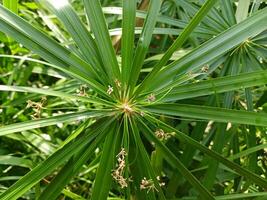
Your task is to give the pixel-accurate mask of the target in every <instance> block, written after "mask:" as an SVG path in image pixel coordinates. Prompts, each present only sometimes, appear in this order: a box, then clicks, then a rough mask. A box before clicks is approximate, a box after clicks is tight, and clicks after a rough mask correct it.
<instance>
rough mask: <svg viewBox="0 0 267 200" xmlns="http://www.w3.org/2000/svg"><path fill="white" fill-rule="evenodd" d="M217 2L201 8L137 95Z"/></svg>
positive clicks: (213, 1) (209, 2) (211, 1)
mask: <svg viewBox="0 0 267 200" xmlns="http://www.w3.org/2000/svg"><path fill="white" fill-rule="evenodd" d="M216 2H217V0H207V1H206V2H205V4H204V5H203V6H202V7H201V8H200V10H199V11H198V12H197V13H196V15H195V16H194V17H193V19H192V20H191V21H190V22H189V24H188V25H187V26H186V27H185V29H183V31H182V32H181V34H180V35H179V37H178V38H177V39H176V40H175V41H174V42H173V43H172V45H171V46H170V48H169V49H168V50H167V51H166V53H165V54H164V55H163V57H162V58H161V59H160V61H159V62H158V63H157V64H156V65H155V66H154V67H153V70H152V71H151V72H150V73H149V74H148V76H147V77H146V79H145V80H144V81H143V82H142V83H141V85H140V86H139V88H138V90H137V91H136V95H138V92H141V90H142V89H143V87H145V86H146V84H148V83H149V82H150V81H151V79H152V78H153V77H154V76H155V75H156V74H157V73H158V72H159V71H160V70H161V68H162V67H163V66H164V65H166V63H167V62H168V61H169V60H170V58H171V57H172V54H173V53H174V52H175V51H177V50H178V49H179V48H181V47H182V45H183V44H184V43H185V41H186V40H187V39H188V38H189V36H190V34H191V33H192V32H193V31H194V29H195V28H196V27H197V26H198V24H199V23H200V22H201V20H202V19H203V18H204V17H205V16H206V15H207V14H208V12H209V10H210V9H211V8H212V7H213V6H214V4H215V3H216Z"/></svg>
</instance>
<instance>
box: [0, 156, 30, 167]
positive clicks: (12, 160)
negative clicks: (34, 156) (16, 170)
mask: <svg viewBox="0 0 267 200" xmlns="http://www.w3.org/2000/svg"><path fill="white" fill-rule="evenodd" d="M0 165H11V166H20V167H26V168H32V166H33V163H32V162H31V160H29V159H26V158H20V157H15V156H5V155H3V156H2V155H0Z"/></svg>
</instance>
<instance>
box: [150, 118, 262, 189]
mask: <svg viewBox="0 0 267 200" xmlns="http://www.w3.org/2000/svg"><path fill="white" fill-rule="evenodd" d="M146 117H147V119H148V120H149V121H153V122H155V123H157V124H158V125H159V127H160V128H163V129H166V131H168V132H174V133H175V136H176V137H177V138H178V139H179V140H181V141H182V142H185V143H187V144H189V145H191V146H192V147H195V148H196V149H198V150H199V151H201V152H203V153H205V154H207V155H208V156H210V157H211V158H213V159H215V160H217V161H218V162H220V163H222V164H224V165H225V166H227V167H229V168H230V169H232V170H234V171H235V172H236V173H237V174H240V175H241V176H244V177H246V178H247V179H248V180H251V181H253V182H254V183H256V184H258V185H259V186H261V187H262V188H267V181H266V179H264V178H262V177H261V176H259V175H257V174H255V173H252V172H250V171H249V170H247V169H245V168H243V167H241V166H239V165H238V164H236V163H234V162H232V161H230V160H228V159H226V158H224V157H223V156H221V155H220V154H219V153H217V152H215V151H212V150H210V149H209V148H208V147H206V146H204V145H202V144H201V143H199V142H198V141H196V140H194V139H192V138H191V137H189V136H188V135H186V134H184V133H182V132H180V131H178V130H176V129H175V128H173V127H171V126H169V125H167V124H166V123H164V122H162V121H160V120H158V119H156V118H154V117H151V116H148V115H147V116H146Z"/></svg>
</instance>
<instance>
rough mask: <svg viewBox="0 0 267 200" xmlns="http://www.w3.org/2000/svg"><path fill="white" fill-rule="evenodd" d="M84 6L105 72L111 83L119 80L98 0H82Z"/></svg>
mask: <svg viewBox="0 0 267 200" xmlns="http://www.w3.org/2000/svg"><path fill="white" fill-rule="evenodd" d="M83 2H84V6H85V10H86V14H87V17H88V19H89V22H90V28H91V30H92V32H93V33H94V36H95V40H96V45H97V47H98V49H99V52H100V55H101V57H102V61H103V64H104V67H105V70H106V72H107V73H108V75H109V78H110V81H111V83H110V84H112V85H115V84H114V81H115V80H116V79H117V80H121V77H120V69H119V65H118V61H117V58H116V55H115V51H114V48H113V46H112V42H111V39H110V36H109V32H108V27H107V24H106V20H105V16H104V14H103V11H102V8H101V4H100V1H99V0H96V1H87V0H84V1H83Z"/></svg>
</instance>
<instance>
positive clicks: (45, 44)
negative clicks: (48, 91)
mask: <svg viewBox="0 0 267 200" xmlns="http://www.w3.org/2000/svg"><path fill="white" fill-rule="evenodd" d="M0 30H1V31H3V32H4V33H6V34H8V35H10V36H11V37H13V38H14V39H16V40H17V41H19V42H20V43H22V44H23V45H25V46H26V47H27V48H29V49H31V50H32V51H34V52H36V53H37V54H38V55H40V56H41V57H43V58H44V59H46V60H47V61H49V62H51V63H52V64H53V66H57V67H56V68H57V69H59V70H61V71H64V72H65V73H67V74H70V75H71V76H73V77H75V78H78V80H81V81H83V82H85V83H88V84H89V85H91V86H92V87H93V88H94V89H96V90H97V91H99V92H100V93H101V94H102V95H104V96H107V97H109V95H107V94H106V92H105V88H104V87H103V86H102V85H101V84H99V83H98V82H97V81H95V80H94V77H96V76H97V75H96V72H95V70H94V69H93V68H92V67H91V65H89V64H88V63H86V62H85V61H83V60H82V59H81V58H79V57H77V56H76V55H75V54H74V53H72V52H70V51H69V50H67V49H65V48H64V47H62V46H60V45H59V44H58V43H56V42H55V41H54V40H53V39H51V38H49V37H48V36H47V35H46V34H44V33H43V32H41V31H39V30H38V29H36V28H34V27H33V26H32V25H30V24H29V23H28V22H26V21H25V20H23V19H22V18H20V17H18V16H17V15H15V14H13V13H11V12H10V11H9V10H7V9H5V8H4V7H3V6H1V5H0Z"/></svg>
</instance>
